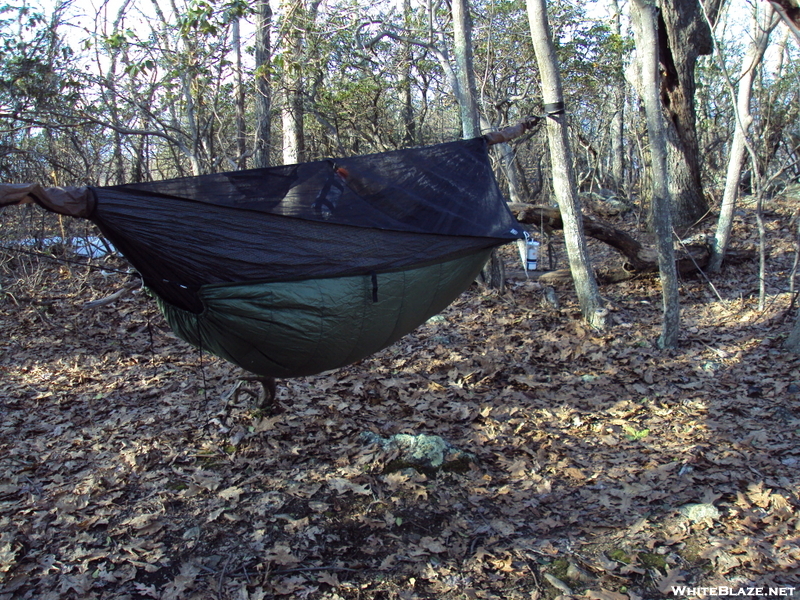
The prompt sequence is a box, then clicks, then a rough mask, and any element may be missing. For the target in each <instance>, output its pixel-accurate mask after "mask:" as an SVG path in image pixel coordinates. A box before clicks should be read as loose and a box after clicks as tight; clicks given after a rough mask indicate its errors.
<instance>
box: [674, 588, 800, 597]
mask: <svg viewBox="0 0 800 600" xmlns="http://www.w3.org/2000/svg"><path fill="white" fill-rule="evenodd" d="M796 589H797V588H794V587H736V588H734V587H726V586H719V587H689V586H687V585H673V586H672V594H673V595H674V596H684V597H689V598H711V597H714V596H755V597H757V596H762V597H763V596H771V597H776V596H794V595H795V594H794V593H795V590H796ZM797 597H798V598H800V591H798V593H797Z"/></svg>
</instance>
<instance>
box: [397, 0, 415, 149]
mask: <svg viewBox="0 0 800 600" xmlns="http://www.w3.org/2000/svg"><path fill="white" fill-rule="evenodd" d="M411 16H412V13H411V0H403V19H404V21H405V27H406V30H407V31H410V30H411V26H412V20H411ZM402 44H403V46H402V53H403V54H402V62H403V78H402V80H401V81H400V94H401V102H402V105H403V146H404V147H405V148H410V147H411V146H413V145H414V140H415V139H416V128H415V123H414V105H413V102H412V96H411V69H412V68H413V66H414V55H413V45H412V44H411V42H409V41H404V42H402Z"/></svg>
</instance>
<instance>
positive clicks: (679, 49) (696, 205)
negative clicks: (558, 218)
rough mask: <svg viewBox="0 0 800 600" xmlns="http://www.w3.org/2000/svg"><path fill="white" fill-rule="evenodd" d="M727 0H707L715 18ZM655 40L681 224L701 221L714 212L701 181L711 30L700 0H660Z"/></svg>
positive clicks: (674, 205) (672, 181)
mask: <svg viewBox="0 0 800 600" xmlns="http://www.w3.org/2000/svg"><path fill="white" fill-rule="evenodd" d="M722 1H723V0H706V1H705V3H704V4H705V7H706V14H707V15H708V17H709V19H710V20H711V22H712V23H713V22H714V21H715V20H716V17H717V13H718V12H719V7H720V5H721V3H722ZM659 8H660V9H661V10H660V12H659V14H658V15H657V24H658V25H657V27H658V29H657V31H658V37H657V40H655V43H656V44H657V48H658V52H659V54H658V57H659V60H660V66H661V70H662V71H663V73H664V76H663V77H662V78H661V88H660V89H661V105H662V107H663V110H665V111H666V115H667V119H666V128H665V130H666V136H667V142H668V143H667V168H668V169H669V175H670V177H669V186H670V187H669V192H670V196H671V198H672V218H673V222H674V224H675V226H676V227H678V228H685V227H689V226H691V225H693V224H694V223H696V222H697V221H698V220H699V219H700V218H702V217H703V216H704V215H705V214H706V213H707V211H708V203H707V202H706V200H705V197H704V195H703V186H702V182H701V177H700V175H701V173H700V169H701V159H700V151H699V146H698V142H697V128H696V124H695V121H696V117H695V104H694V100H695V88H696V85H695V66H696V64H697V58H698V56H700V55H707V54H711V52H712V49H713V45H712V39H711V29H710V27H709V25H708V21H707V20H706V15H704V13H703V7H702V6H701V4H700V2H699V1H698V0H660V2H659Z"/></svg>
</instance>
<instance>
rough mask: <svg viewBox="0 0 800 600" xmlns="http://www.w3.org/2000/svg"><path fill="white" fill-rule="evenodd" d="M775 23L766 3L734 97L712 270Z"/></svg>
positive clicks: (726, 235) (727, 226)
mask: <svg viewBox="0 0 800 600" xmlns="http://www.w3.org/2000/svg"><path fill="white" fill-rule="evenodd" d="M777 23H778V21H777V20H776V19H775V11H774V10H773V9H772V5H770V4H765V5H764V9H763V14H762V18H761V20H759V19H758V18H757V17H756V18H754V24H753V25H754V30H755V31H754V33H755V35H754V37H753V39H752V42H751V44H750V47H749V48H748V50H747V54H746V55H745V57H744V62H743V63H742V72H741V75H740V77H739V88H738V92H737V98H736V128H735V130H734V132H733V142H731V153H730V157H729V159H728V170H727V173H726V177H725V191H724V193H723V195H722V207H721V208H720V214H719V221H718V222H717V232H716V235H715V237H714V242H713V243H712V246H711V248H712V255H711V262H710V264H709V266H708V270H709V271H711V272H712V273H713V272H717V271H719V270H720V267H721V266H722V260H723V258H724V256H725V249H726V248H727V247H728V242H729V240H730V234H731V227H732V225H733V212H734V209H735V208H736V199H737V198H738V196H739V184H740V180H741V175H742V165H743V164H744V159H745V154H746V151H747V148H746V145H747V131H748V129H750V125H751V124H752V122H753V117H752V115H751V114H750V98H751V94H752V90H753V80H754V79H755V74H756V69H757V67H758V65H759V64H760V63H761V59H762V58H763V57H764V52H765V51H766V49H767V44H768V43H769V36H770V33H772V30H773V29H774V28H775V25H777ZM730 85H731V86H732V85H733V82H730Z"/></svg>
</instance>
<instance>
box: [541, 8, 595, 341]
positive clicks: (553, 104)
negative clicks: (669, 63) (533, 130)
mask: <svg viewBox="0 0 800 600" xmlns="http://www.w3.org/2000/svg"><path fill="white" fill-rule="evenodd" d="M527 7H528V21H529V25H530V29H531V38H532V40H533V48H534V52H535V53H536V62H537V64H538V65H539V72H540V73H541V78H542V96H543V99H544V104H545V110H546V111H547V112H548V113H550V116H549V117H548V118H547V137H548V140H549V142H550V160H551V162H552V167H553V188H554V190H555V195H556V200H557V201H558V206H559V209H560V210H561V215H562V218H563V220H564V242H565V244H566V248H567V256H568V257H569V264H570V270H571V271H572V278H573V280H574V282H575V289H576V291H577V293H578V302H579V303H580V306H581V312H582V313H583V316H584V318H585V319H586V320H587V321H588V322H589V323H591V324H592V325H594V326H596V327H603V326H605V317H606V314H607V313H608V311H607V310H606V309H605V307H604V306H603V304H602V299H601V298H600V291H599V290H598V288H597V281H596V280H595V277H594V273H593V272H592V269H591V266H590V264H589V256H588V252H587V248H586V238H585V237H584V233H583V223H582V220H581V211H580V206H579V203H578V189H577V185H576V182H575V172H574V170H573V167H572V151H571V149H570V145H569V137H568V132H567V121H566V117H565V115H564V113H563V107H564V94H563V91H562V87H561V74H560V72H559V70H558V62H557V61H556V55H555V49H554V47H553V37H552V34H551V32H550V24H549V22H548V20H547V8H546V6H545V0H527Z"/></svg>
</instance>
